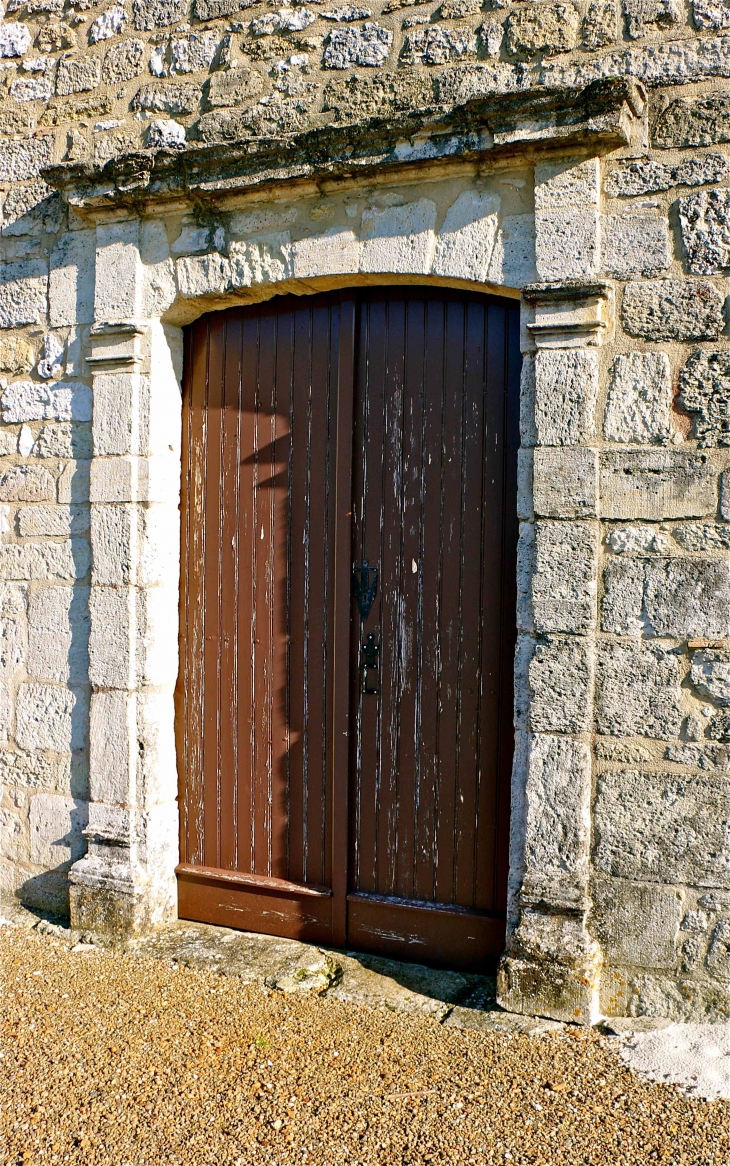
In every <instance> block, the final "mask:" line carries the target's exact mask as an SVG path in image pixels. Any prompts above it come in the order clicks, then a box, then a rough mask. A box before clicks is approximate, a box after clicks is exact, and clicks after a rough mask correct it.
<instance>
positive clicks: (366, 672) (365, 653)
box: [362, 632, 380, 696]
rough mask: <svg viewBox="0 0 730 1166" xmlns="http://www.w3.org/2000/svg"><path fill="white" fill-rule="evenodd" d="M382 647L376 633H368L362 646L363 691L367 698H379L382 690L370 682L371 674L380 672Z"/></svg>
mask: <svg viewBox="0 0 730 1166" xmlns="http://www.w3.org/2000/svg"><path fill="white" fill-rule="evenodd" d="M379 662H380V647H379V646H378V644H376V642H375V633H374V632H368V634H367V637H366V639H365V642H364V644H363V645H362V690H363V692H364V693H365V695H366V696H377V695H378V692H379V691H380V689H379V688H378V687H377V676H376V681H375V686H373V684H372V683H371V681H370V673H372V672H375V673H376V674H377V672H378V671H379Z"/></svg>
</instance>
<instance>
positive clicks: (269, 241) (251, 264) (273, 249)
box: [229, 231, 293, 287]
mask: <svg viewBox="0 0 730 1166" xmlns="http://www.w3.org/2000/svg"><path fill="white" fill-rule="evenodd" d="M229 256H230V263H231V283H232V285H233V287H251V285H252V284H257V283H277V282H279V281H281V280H284V279H287V278H289V277H290V276H291V275H292V273H293V272H292V258H291V235H290V233H289V231H278V232H273V233H272V234H270V235H262V236H261V237H260V238H259V239H251V240H249V242H247V243H231V245H230V248H229Z"/></svg>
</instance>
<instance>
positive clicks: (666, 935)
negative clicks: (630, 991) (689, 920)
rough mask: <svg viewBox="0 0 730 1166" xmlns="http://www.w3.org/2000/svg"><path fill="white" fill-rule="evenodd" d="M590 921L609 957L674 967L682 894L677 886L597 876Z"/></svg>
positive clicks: (643, 964) (640, 965)
mask: <svg viewBox="0 0 730 1166" xmlns="http://www.w3.org/2000/svg"><path fill="white" fill-rule="evenodd" d="M592 899H593V911H592V914H591V922H592V924H593V928H594V929H595V935H596V938H597V939H598V941H599V942H600V944H601V946H602V948H603V949H604V952H605V954H606V956H607V957H608V959H609V960H616V961H618V962H620V963H621V964H629V965H630V966H631V965H633V966H638V967H644V968H672V967H674V966H675V964H676V962H677V937H678V932H679V924H680V920H681V918H682V895H681V892H680V891H677V890H675V889H674V887H660V886H657V885H656V884H652V883H633V882H628V881H626V882H624V881H621V882H619V881H618V880H613V879H612V880H608V879H597V880H596V882H595V884H594V886H593V888H592Z"/></svg>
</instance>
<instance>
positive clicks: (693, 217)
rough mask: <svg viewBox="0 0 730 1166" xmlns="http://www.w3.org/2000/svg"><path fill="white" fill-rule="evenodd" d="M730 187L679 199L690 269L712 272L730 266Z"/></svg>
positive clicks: (684, 243) (683, 235) (683, 242)
mask: <svg viewBox="0 0 730 1166" xmlns="http://www.w3.org/2000/svg"><path fill="white" fill-rule="evenodd" d="M729 213H730V190H711V191H708V192H705V191H703V192H702V193H701V194H688V195H687V196H686V197H685V198H681V199H680V200H679V224H680V227H681V230H682V245H683V247H684V253H685V255H686V256H687V262H688V266H689V269H690V271H694V272H696V273H697V274H698V275H713V274H714V273H715V272H718V271H721V270H722V268H723V267H727V266H728V265H730V220H729V218H728V216H729Z"/></svg>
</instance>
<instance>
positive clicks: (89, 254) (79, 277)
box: [48, 231, 96, 328]
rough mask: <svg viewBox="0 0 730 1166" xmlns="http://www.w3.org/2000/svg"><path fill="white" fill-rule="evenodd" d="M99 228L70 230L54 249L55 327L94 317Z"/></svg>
mask: <svg viewBox="0 0 730 1166" xmlns="http://www.w3.org/2000/svg"><path fill="white" fill-rule="evenodd" d="M95 251H96V231H69V232H68V233H67V234H65V235H62V236H61V237H60V238H59V239H58V240H57V241H56V243H55V244H54V246H53V250H52V251H51V271H50V281H49V296H48V304H49V317H50V321H51V326H52V327H53V328H63V327H65V326H67V325H69V324H91V323H92V322H93V319H94V260H95Z"/></svg>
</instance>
